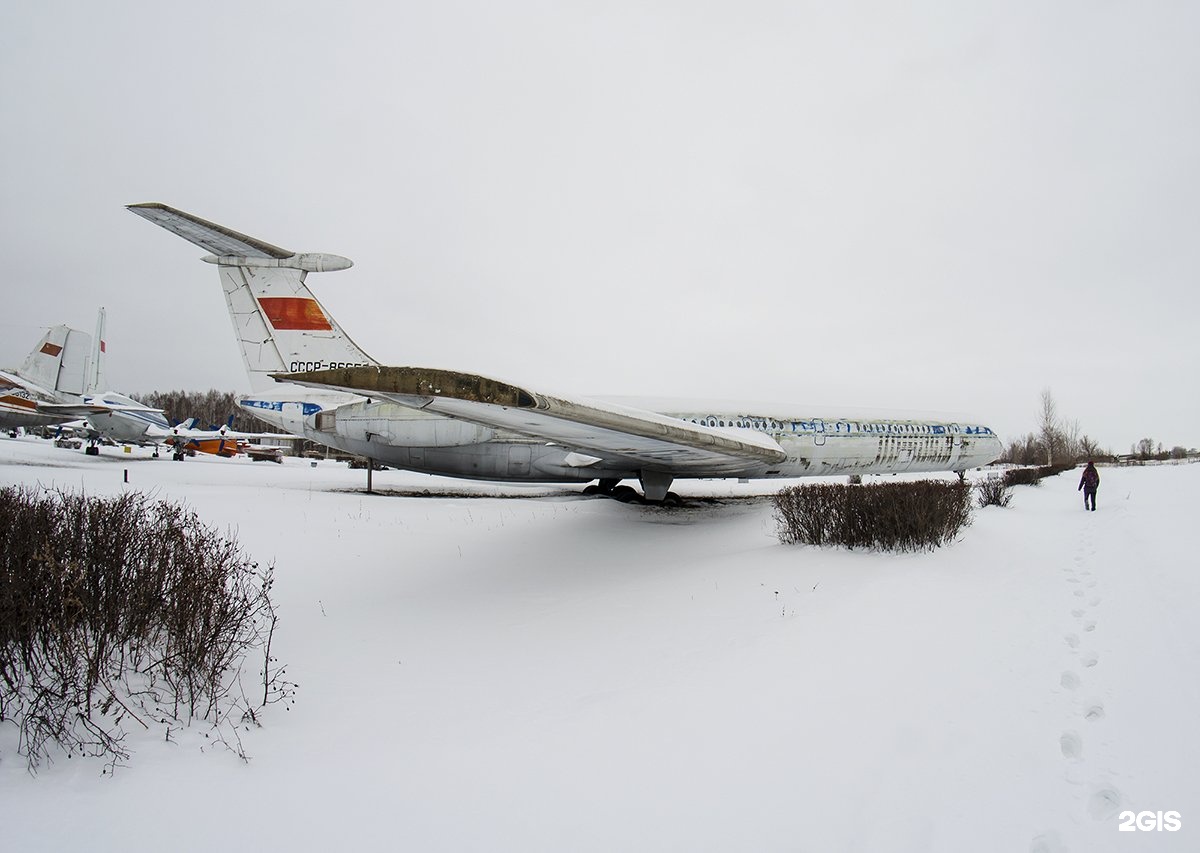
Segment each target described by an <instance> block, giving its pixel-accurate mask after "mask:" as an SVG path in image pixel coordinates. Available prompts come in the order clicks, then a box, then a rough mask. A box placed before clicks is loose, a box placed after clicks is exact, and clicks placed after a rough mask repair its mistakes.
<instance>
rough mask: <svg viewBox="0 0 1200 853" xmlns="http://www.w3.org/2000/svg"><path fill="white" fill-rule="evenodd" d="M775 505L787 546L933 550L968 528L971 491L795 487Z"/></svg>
mask: <svg viewBox="0 0 1200 853" xmlns="http://www.w3.org/2000/svg"><path fill="white" fill-rule="evenodd" d="M773 502H774V505H775V521H776V525H777V535H778V536H779V541H780V542H783V543H785V544H794V543H797V542H803V543H806V544H809V545H835V546H842V547H845V548H851V549H853V548H868V549H872V550H878V551H924V550H933V549H934V548H936V547H938V546H939V545H945V544H948V543H950V542H952V541H953V540H954V537H955V536H957V535H958V533H959V531H960V530H961V529H962V528H963V527H965V526H967V525H969V524H970V523H971V486H970V485H969V484H967V483H964V482H946V481H942V480H922V481H919V482H915V483H873V484H869V485H865V486H855V487H853V488H851V487H849V486H843V485H832V484H817V485H811V486H794V487H792V488H788V489H783V490H782V491H780V492H778V493H777V494H776V495H775V496H774V497H773Z"/></svg>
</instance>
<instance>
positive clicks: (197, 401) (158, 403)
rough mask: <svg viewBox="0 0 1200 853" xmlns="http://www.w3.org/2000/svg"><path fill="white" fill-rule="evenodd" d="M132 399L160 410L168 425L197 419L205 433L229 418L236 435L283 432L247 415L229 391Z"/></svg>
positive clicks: (158, 394) (164, 393) (168, 393)
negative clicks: (205, 430)
mask: <svg viewBox="0 0 1200 853" xmlns="http://www.w3.org/2000/svg"><path fill="white" fill-rule="evenodd" d="M134 399H136V400H137V401H138V402H140V403H144V404H146V405H147V406H151V407H153V408H155V409H162V410H163V414H164V415H165V416H166V418H167V421H168V422H169V423H171V424H176V423H179V422H180V421H183V420H187V419H188V418H196V419H197V423H196V428H197V429H208V428H209V427H222V426H225V425H226V424H229V423H230V420H229V419H230V417H232V418H233V421H232V424H231V428H232V429H235V430H238V431H239V432H282V430H280V429H277V428H276V427H272V426H269V425H267V424H266V423H265V422H263V421H260V420H259V419H258V418H255V417H252V416H251V415H249V414H247V412H246V410H245V409H243V408H242V407H241V406H239V405H238V403H237V399H238V395H236V394H234V393H232V392H230V391H218V390H216V389H215V388H212V389H209V390H208V391H151V392H149V393H147V394H139V395H137V396H136V397H135V398H134Z"/></svg>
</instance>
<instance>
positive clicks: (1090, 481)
mask: <svg viewBox="0 0 1200 853" xmlns="http://www.w3.org/2000/svg"><path fill="white" fill-rule="evenodd" d="M1099 485H1100V472H1099V471H1097V470H1096V466H1095V465H1093V464H1092V463H1091V462H1089V463H1088V465H1087V467H1086V468H1084V469H1083V476H1082V477H1080V478H1079V489H1084V488H1086V489H1087V490H1088V491H1089V492H1091V491H1095V489H1096V487H1097V486H1099ZM1079 489H1076V490H1075V491H1079Z"/></svg>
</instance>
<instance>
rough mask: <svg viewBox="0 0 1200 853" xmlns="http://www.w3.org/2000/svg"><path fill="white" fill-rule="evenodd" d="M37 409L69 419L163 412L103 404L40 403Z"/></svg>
mask: <svg viewBox="0 0 1200 853" xmlns="http://www.w3.org/2000/svg"><path fill="white" fill-rule="evenodd" d="M37 408H38V411H39V412H44V413H46V414H48V415H62V416H64V417H68V418H86V417H87V416H88V415H103V414H104V413H105V412H116V411H135V412H160V411H162V410H161V409H149V408H132V407H124V406H106V405H104V404H102V403H38V407H37Z"/></svg>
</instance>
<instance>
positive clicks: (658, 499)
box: [583, 471, 683, 506]
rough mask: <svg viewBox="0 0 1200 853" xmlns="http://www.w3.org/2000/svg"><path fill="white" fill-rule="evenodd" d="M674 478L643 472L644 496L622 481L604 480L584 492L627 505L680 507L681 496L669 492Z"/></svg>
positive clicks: (667, 475) (641, 479)
mask: <svg viewBox="0 0 1200 853" xmlns="http://www.w3.org/2000/svg"><path fill="white" fill-rule="evenodd" d="M673 480H674V478H673V477H672V476H671V475H670V474H663V473H660V472H657V471H643V472H642V475H641V477H639V481H640V482H641V484H642V494H638V491H637V489H635V488H633V487H632V486H622V485H620V483H621V481H620V480H615V479H602V480H599V481H598V482H596V483H593V484H592V485H589V486H586V487H585V488H584V490H583V493H584V494H585V495H603V496H605V497H608V498H612V499H613V500H616V501H620V502H621V503H625V504H632V503H639V504H658V505H662V506H679V505H681V504H682V503H683V502H682V501H681V500H680V499H679V495H677V494H675V493H674V492H672V491H668V489H669V488H670V486H671V483H672V481H673Z"/></svg>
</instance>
